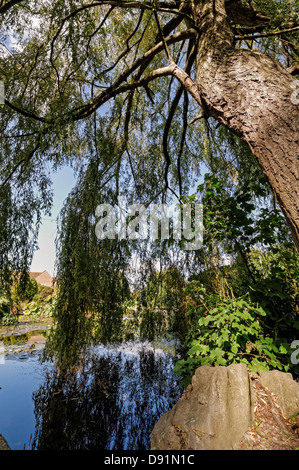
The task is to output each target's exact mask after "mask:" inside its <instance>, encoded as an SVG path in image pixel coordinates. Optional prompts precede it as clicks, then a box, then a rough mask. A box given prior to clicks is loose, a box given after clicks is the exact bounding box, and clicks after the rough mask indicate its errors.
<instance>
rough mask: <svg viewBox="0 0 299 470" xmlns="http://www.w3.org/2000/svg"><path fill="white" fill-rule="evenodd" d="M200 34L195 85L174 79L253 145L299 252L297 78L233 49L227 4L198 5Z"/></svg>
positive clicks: (199, 0) (202, 0)
mask: <svg viewBox="0 0 299 470" xmlns="http://www.w3.org/2000/svg"><path fill="white" fill-rule="evenodd" d="M193 9H194V11H193V15H194V18H195V20H196V25H197V26H198V28H199V30H200V31H201V35H200V38H199V42H198V53H197V76H196V84H195V83H194V82H191V79H190V78H189V77H187V76H186V75H184V72H183V71H182V70H181V69H178V68H176V69H175V70H174V73H173V74H174V75H175V76H177V78H178V79H179V80H180V81H181V83H184V84H185V86H186V87H187V88H188V89H189V91H190V92H191V94H192V95H193V97H194V98H195V99H196V100H197V101H198V103H199V104H201V106H203V108H204V109H205V110H206V112H207V113H208V115H210V116H213V117H214V118H216V119H218V120H219V121H220V122H221V123H223V124H224V125H225V126H226V127H227V128H228V129H230V130H232V131H233V132H234V133H236V134H237V135H238V136H239V137H241V138H242V139H243V140H244V141H246V142H247V143H248V145H249V146H250V148H251V150H252V152H253V154H254V155H255V156H256V158H257V160H258V162H259V164H260V166H261V169H262V171H263V172H264V174H265V175H266V176H267V178H268V181H269V183H270V186H271V188H272V190H273V192H274V194H275V196H276V199H277V201H278V203H279V205H280V207H281V209H282V211H283V213H284V215H285V217H286V221H287V223H288V225H289V227H290V230H291V233H292V235H293V238H294V241H295V244H296V247H297V249H298V250H299V192H298V191H299V180H298V172H299V146H298V140H299V105H298V104H295V103H294V102H292V101H294V100H292V99H291V97H292V93H293V92H294V88H292V83H293V82H294V77H292V75H291V74H289V73H288V72H287V71H286V70H284V68H283V67H282V66H281V65H280V64H279V63H278V62H277V61H275V60H274V59H273V58H271V57H270V56H268V55H265V54H262V53H260V52H258V51H252V50H250V51H249V50H248V51H247V50H246V51H245V50H237V49H235V48H234V45H233V32H232V30H231V28H230V25H229V21H228V17H227V12H226V9H225V0H194V4H193Z"/></svg>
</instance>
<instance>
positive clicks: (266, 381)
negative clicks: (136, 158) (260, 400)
mask: <svg viewBox="0 0 299 470" xmlns="http://www.w3.org/2000/svg"><path fill="white" fill-rule="evenodd" d="M260 380H261V383H262V385H264V386H265V387H266V388H267V389H268V390H270V392H272V393H273V394H274V395H276V397H277V403H278V405H279V406H280V408H281V411H282V413H283V415H284V417H285V418H287V419H288V418H290V417H291V416H294V415H296V414H297V413H299V383H298V382H295V380H293V376H292V374H290V373H286V372H281V371H279V370H271V371H265V372H261V373H260Z"/></svg>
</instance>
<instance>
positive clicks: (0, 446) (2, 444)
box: [0, 434, 10, 450]
mask: <svg viewBox="0 0 299 470" xmlns="http://www.w3.org/2000/svg"><path fill="white" fill-rule="evenodd" d="M0 450H10V447H9V445H8V444H7V442H6V440H5V439H4V437H3V436H2V435H1V434H0Z"/></svg>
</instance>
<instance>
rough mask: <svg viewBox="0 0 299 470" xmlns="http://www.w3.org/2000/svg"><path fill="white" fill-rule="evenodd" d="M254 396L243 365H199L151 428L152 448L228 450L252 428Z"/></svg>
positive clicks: (233, 447)
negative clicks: (190, 378)
mask: <svg viewBox="0 0 299 470" xmlns="http://www.w3.org/2000/svg"><path fill="white" fill-rule="evenodd" d="M252 404H253V396H252V388H251V381H250V376H249V373H248V370H247V367H246V365H245V364H232V365H230V366H228V367H223V366H219V367H209V366H202V367H199V368H198V369H197V370H196V372H195V375H194V376H193V379H192V384H191V385H190V386H189V387H188V389H187V390H186V392H185V393H184V394H183V396H182V397H181V398H180V400H179V401H178V402H177V403H176V405H175V406H174V407H173V408H172V410H171V411H169V412H168V413H166V414H164V415H163V416H162V417H161V418H160V419H159V421H158V422H157V424H156V426H155V427H154V429H153V432H152V436H151V447H152V449H158V450H182V449H186V450H190V449H192V450H204V449H206V450H231V449H235V448H236V446H237V444H238V443H239V442H240V440H241V438H242V436H243V435H244V433H245V432H246V431H247V430H248V429H249V428H250V427H251V424H252V418H253V412H252Z"/></svg>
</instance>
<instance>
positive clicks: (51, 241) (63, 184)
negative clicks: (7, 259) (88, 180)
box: [31, 167, 75, 276]
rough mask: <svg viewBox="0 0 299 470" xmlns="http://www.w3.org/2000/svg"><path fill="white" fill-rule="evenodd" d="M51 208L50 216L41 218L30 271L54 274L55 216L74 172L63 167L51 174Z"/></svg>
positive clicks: (68, 189)
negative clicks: (52, 192) (36, 248)
mask: <svg viewBox="0 0 299 470" xmlns="http://www.w3.org/2000/svg"><path fill="white" fill-rule="evenodd" d="M52 181H53V191H54V195H53V209H52V215H51V217H49V216H47V217H45V218H44V219H43V220H42V225H41V227H40V233H39V238H38V245H39V250H37V251H36V252H35V254H34V256H33V260H32V265H31V271H44V270H45V269H46V270H47V271H48V273H49V274H51V276H53V275H54V264H55V237H56V232H57V222H56V219H57V216H58V214H59V212H60V210H61V208H62V206H63V201H64V200H65V198H66V197H67V195H68V193H69V192H70V190H71V189H72V188H73V187H74V185H75V178H74V172H73V170H72V169H71V168H69V167H64V168H62V169H60V170H59V171H57V172H56V173H54V174H53V176H52Z"/></svg>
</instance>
